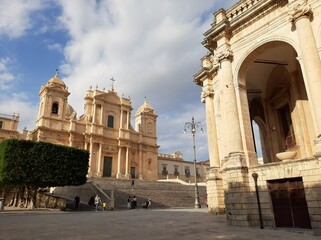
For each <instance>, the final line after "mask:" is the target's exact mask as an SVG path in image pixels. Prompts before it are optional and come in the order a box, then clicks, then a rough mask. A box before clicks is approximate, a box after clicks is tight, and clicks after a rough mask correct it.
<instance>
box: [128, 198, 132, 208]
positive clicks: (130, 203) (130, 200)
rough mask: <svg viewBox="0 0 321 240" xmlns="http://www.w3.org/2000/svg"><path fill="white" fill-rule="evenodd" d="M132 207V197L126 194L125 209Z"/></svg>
mask: <svg viewBox="0 0 321 240" xmlns="http://www.w3.org/2000/svg"><path fill="white" fill-rule="evenodd" d="M131 208H132V199H131V197H130V196H128V199H127V209H128V210H129V209H131Z"/></svg>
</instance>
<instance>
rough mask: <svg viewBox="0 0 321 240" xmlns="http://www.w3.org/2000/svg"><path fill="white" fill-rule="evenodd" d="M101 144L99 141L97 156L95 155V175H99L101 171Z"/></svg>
mask: <svg viewBox="0 0 321 240" xmlns="http://www.w3.org/2000/svg"><path fill="white" fill-rule="evenodd" d="M101 152H102V144H101V143H99V149H98V157H97V161H96V162H97V177H101V176H102V173H101V161H102V160H101V155H102V153H101Z"/></svg>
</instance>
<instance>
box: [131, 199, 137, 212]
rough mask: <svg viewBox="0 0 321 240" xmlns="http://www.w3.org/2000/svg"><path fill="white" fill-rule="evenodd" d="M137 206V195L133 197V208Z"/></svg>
mask: <svg viewBox="0 0 321 240" xmlns="http://www.w3.org/2000/svg"><path fill="white" fill-rule="evenodd" d="M136 206H137V198H136V196H134V197H133V201H132V208H133V209H135V208H136Z"/></svg>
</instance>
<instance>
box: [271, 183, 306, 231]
mask: <svg viewBox="0 0 321 240" xmlns="http://www.w3.org/2000/svg"><path fill="white" fill-rule="evenodd" d="M268 189H269V192H270V196H271V200H272V205H273V212H274V220H275V226H276V227H288V228H311V222H310V216H309V211H308V206H307V202H306V198H305V192H304V186H303V181H302V178H301V177H298V178H287V179H278V180H271V181H268Z"/></svg>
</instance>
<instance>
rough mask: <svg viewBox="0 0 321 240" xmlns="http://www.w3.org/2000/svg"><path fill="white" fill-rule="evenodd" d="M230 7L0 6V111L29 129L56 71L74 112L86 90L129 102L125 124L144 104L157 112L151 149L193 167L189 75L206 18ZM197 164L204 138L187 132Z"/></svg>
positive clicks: (83, 0) (202, 1) (165, 2)
mask: <svg viewBox="0 0 321 240" xmlns="http://www.w3.org/2000/svg"><path fill="white" fill-rule="evenodd" d="M236 2H237V1H236V0H230V1H228V0H227V1H225V0H216V1H215V0H162V1H159V0H105V1H104V0H100V1H99V0H96V1H95V0H59V1H54V0H0V6H1V8H0V92H1V94H0V113H4V114H13V113H16V114H17V113H19V114H20V124H19V130H22V129H23V128H24V127H27V129H28V130H32V129H34V128H35V120H36V117H37V112H38V103H39V96H38V92H39V89H40V87H41V86H42V85H44V84H45V83H46V82H47V81H48V80H49V79H50V78H51V77H53V76H54V74H55V69H57V68H58V69H59V72H60V77H61V78H62V80H63V81H64V82H65V83H66V85H67V86H68V88H69V91H70V92H71V95H70V96H69V99H68V102H69V104H70V105H71V106H73V107H74V109H75V110H76V112H77V115H78V117H79V116H81V115H82V114H83V106H84V96H85V92H86V90H88V89H89V87H90V86H93V87H96V86H98V88H99V89H103V88H106V89H110V85H111V82H110V78H111V77H114V78H115V79H116V82H115V83H114V86H115V91H116V92H117V93H118V94H119V95H123V94H124V96H130V97H131V100H132V105H133V108H134V109H133V112H132V117H133V116H134V115H135V112H136V110H137V109H138V107H139V106H140V105H141V104H143V102H144V99H145V97H146V98H147V101H148V103H149V104H151V105H152V106H153V107H154V109H155V111H156V112H157V114H158V120H157V125H158V127H157V135H158V144H159V145H160V149H159V152H161V153H173V152H175V151H181V152H182V153H183V154H184V159H185V160H193V148H192V136H191V135H186V134H184V133H183V131H184V124H185V122H188V121H191V119H192V116H194V117H195V120H196V121H200V122H201V123H202V124H203V127H204V128H205V130H206V122H205V106H204V104H202V103H201V102H200V93H201V89H200V87H198V86H196V85H195V84H194V83H193V75H194V74H195V73H197V72H198V71H199V70H200V69H201V67H200V63H201V62H200V58H201V57H203V56H204V55H205V54H206V49H205V48H204V47H203V46H202V44H201V42H202V41H203V33H204V32H205V31H207V30H208V29H209V28H210V24H211V22H212V20H213V13H214V11H216V10H217V9H219V8H225V9H226V8H228V7H230V6H232V5H233V4H235V3H236ZM196 145H197V160H198V161H200V160H206V159H208V150H207V135H206V131H205V132H204V133H203V134H200V133H199V134H196Z"/></svg>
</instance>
